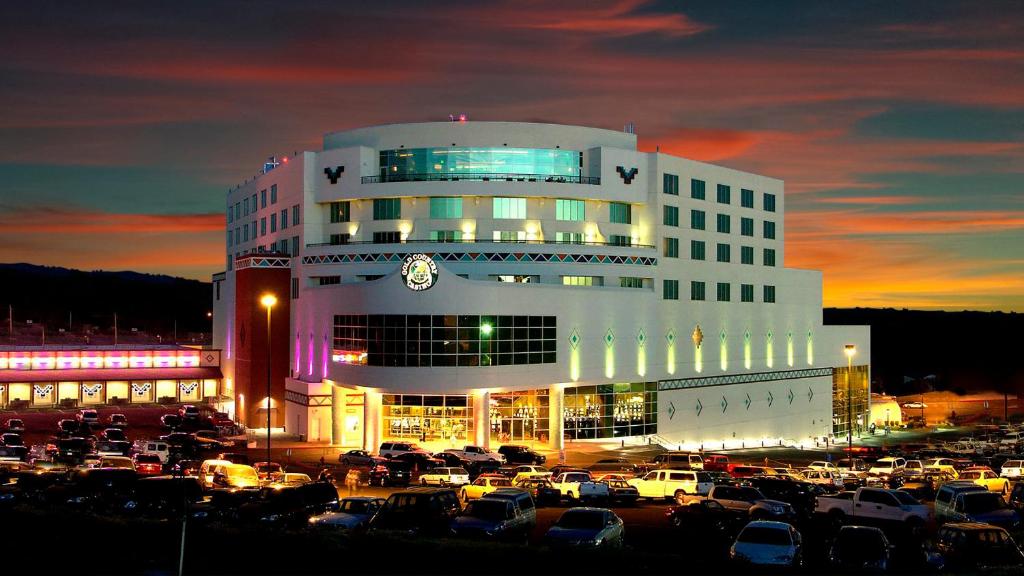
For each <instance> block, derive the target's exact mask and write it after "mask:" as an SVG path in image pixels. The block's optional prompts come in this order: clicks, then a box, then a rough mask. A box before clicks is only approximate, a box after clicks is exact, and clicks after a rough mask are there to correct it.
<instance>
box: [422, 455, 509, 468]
mask: <svg viewBox="0 0 1024 576" xmlns="http://www.w3.org/2000/svg"><path fill="white" fill-rule="evenodd" d="M434 458H435V459H436V460H440V461H441V462H443V464H442V466H446V467H448V468H465V469H466V470H467V471H468V470H469V468H470V464H472V462H470V461H469V460H465V459H463V458H462V457H461V456H459V455H458V454H455V453H454V452H434ZM493 464H500V463H499V462H493Z"/></svg>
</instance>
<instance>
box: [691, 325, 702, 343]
mask: <svg viewBox="0 0 1024 576" xmlns="http://www.w3.org/2000/svg"><path fill="white" fill-rule="evenodd" d="M690 337H691V338H693V345H694V346H696V347H697V348H700V343H701V342H703V341H704V333H703V332H701V331H700V324H697V327H696V328H694V329H693V334H692V335H691V336H690Z"/></svg>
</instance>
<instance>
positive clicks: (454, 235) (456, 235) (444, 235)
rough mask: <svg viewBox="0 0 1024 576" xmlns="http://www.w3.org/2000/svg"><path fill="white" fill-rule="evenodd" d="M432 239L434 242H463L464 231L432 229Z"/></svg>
mask: <svg viewBox="0 0 1024 576" xmlns="http://www.w3.org/2000/svg"><path fill="white" fill-rule="evenodd" d="M430 239H431V240H432V241H434V242H461V241H462V231H460V230H431V231H430Z"/></svg>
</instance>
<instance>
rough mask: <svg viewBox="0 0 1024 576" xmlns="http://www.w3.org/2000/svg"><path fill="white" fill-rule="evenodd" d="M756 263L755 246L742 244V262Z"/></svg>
mask: <svg viewBox="0 0 1024 576" xmlns="http://www.w3.org/2000/svg"><path fill="white" fill-rule="evenodd" d="M753 263H754V247H753V246H741V247H740V264H753Z"/></svg>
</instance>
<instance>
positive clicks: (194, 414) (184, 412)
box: [178, 404, 199, 420]
mask: <svg viewBox="0 0 1024 576" xmlns="http://www.w3.org/2000/svg"><path fill="white" fill-rule="evenodd" d="M178 416H181V418H182V419H187V420H195V419H197V418H199V408H198V407H196V406H194V405H192V404H185V405H184V406H182V407H181V408H179V409H178Z"/></svg>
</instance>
